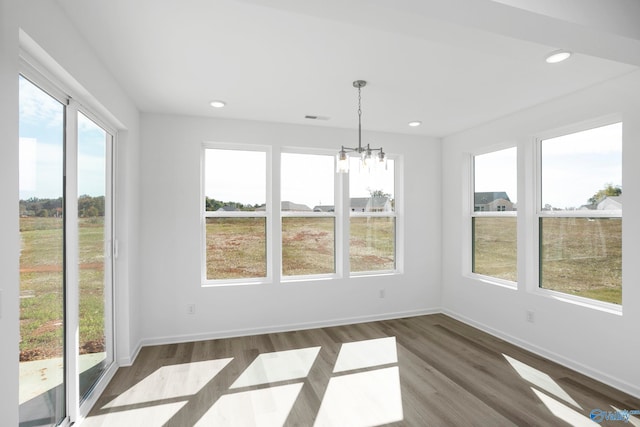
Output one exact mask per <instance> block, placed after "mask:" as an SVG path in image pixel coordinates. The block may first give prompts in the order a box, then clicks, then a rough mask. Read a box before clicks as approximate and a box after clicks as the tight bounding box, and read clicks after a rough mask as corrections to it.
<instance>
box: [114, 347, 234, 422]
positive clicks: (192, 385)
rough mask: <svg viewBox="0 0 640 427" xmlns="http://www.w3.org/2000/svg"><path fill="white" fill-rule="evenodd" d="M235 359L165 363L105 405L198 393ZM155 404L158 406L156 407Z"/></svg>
mask: <svg viewBox="0 0 640 427" xmlns="http://www.w3.org/2000/svg"><path fill="white" fill-rule="evenodd" d="M232 360H233V358H227V359H217V360H204V361H202V362H191V363H182V364H180V365H168V366H163V367H161V368H159V369H157V370H156V371H154V372H153V373H152V374H151V375H149V376H148V377H146V378H145V379H143V380H142V381H140V382H139V383H137V384H136V385H134V386H133V387H131V388H130V389H129V390H127V391H125V392H124V393H122V394H121V395H119V396H118V397H116V398H115V399H114V400H112V401H111V402H109V403H107V404H106V405H104V406H103V409H106V408H115V407H117V406H124V405H137V404H140V403H146V402H153V401H155V400H162V399H172V398H176V397H183V398H184V399H185V400H186V399H187V397H188V396H191V395H193V394H196V393H197V392H198V391H199V390H200V389H201V388H202V387H204V386H205V384H207V383H208V382H209V381H211V380H212V379H213V378H214V377H215V376H216V375H218V373H219V372H220V371H221V370H222V369H223V368H224V367H225V366H227V365H228V364H229V362H231V361H232ZM154 407H155V406H154Z"/></svg>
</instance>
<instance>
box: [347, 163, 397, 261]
mask: <svg viewBox="0 0 640 427" xmlns="http://www.w3.org/2000/svg"><path fill="white" fill-rule="evenodd" d="M349 161H350V162H351V164H350V166H349V168H350V170H351V173H349V196H350V199H349V204H350V206H349V211H350V224H349V230H350V231H349V262H350V265H351V272H352V273H354V272H358V273H359V272H380V271H393V270H395V269H396V225H397V224H396V219H397V214H396V206H395V203H396V200H395V194H396V193H395V162H394V160H393V159H388V160H387V166H386V169H385V168H379V169H374V170H372V171H371V172H368V171H359V169H360V160H359V159H358V158H355V157H352V158H350V159H349Z"/></svg>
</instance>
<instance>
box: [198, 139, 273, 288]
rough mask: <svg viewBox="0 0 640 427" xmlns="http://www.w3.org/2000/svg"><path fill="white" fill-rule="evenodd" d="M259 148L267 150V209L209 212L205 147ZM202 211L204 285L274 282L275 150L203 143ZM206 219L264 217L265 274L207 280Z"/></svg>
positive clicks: (252, 147)
mask: <svg viewBox="0 0 640 427" xmlns="http://www.w3.org/2000/svg"><path fill="white" fill-rule="evenodd" d="M209 149H214V150H229V151H256V152H261V153H265V161H266V165H265V166H266V167H265V174H266V176H265V186H266V188H265V195H266V200H265V204H266V206H265V210H264V211H247V212H245V211H231V212H216V211H207V210H206V202H205V197H206V194H205V185H206V183H205V167H206V164H205V153H206V150H209ZM200 179H201V183H200V212H201V216H200V218H201V220H200V221H201V224H200V227H201V232H200V235H201V242H200V248H201V250H200V252H201V260H200V266H201V270H200V274H201V284H202V286H228V285H252V284H254V285H255V284H268V283H272V282H273V244H272V241H273V238H274V236H273V234H274V233H273V229H274V228H273V202H272V201H273V195H272V149H271V147H270V146H266V145H251V144H235V143H224V142H204V143H203V144H202V147H201V150H200ZM207 218H265V245H266V247H265V252H266V260H265V262H266V272H267V274H266V276H265V277H248V278H239V279H207Z"/></svg>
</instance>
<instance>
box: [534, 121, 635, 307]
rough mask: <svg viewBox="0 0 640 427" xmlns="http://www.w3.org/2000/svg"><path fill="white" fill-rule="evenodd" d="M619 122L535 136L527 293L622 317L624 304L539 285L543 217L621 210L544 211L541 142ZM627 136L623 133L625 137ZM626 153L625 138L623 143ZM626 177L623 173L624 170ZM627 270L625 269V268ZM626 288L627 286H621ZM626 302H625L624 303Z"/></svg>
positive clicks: (611, 215) (617, 214) (604, 215)
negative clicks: (532, 264)
mask: <svg viewBox="0 0 640 427" xmlns="http://www.w3.org/2000/svg"><path fill="white" fill-rule="evenodd" d="M616 123H622V126H623V128H624V121H623V119H622V117H621V115H619V114H613V115H608V116H605V117H601V118H597V119H593V120H587V121H584V122H580V123H576V124H572V125H569V126H565V127H562V128H558V129H555V130H551V131H547V132H542V133H539V134H538V135H536V136H535V137H534V139H533V145H534V147H535V157H534V161H535V175H536V177H535V201H534V210H535V215H534V216H533V218H534V221H533V224H532V230H533V236H534V238H532V239H531V242H529V243H530V247H531V253H532V254H534V256H535V262H534V265H535V268H533V269H532V271H531V272H530V273H529V277H530V278H531V279H532V280H530V281H529V282H530V286H529V287H528V289H527V290H528V291H529V292H530V293H533V294H537V295H540V296H544V297H548V298H552V299H555V300H559V301H564V302H568V303H572V304H576V305H580V306H584V307H589V308H593V309H597V310H600V311H605V312H608V313H612V314H618V315H621V314H622V303H621V304H620V305H618V304H613V303H609V302H605V301H600V300H597V299H593V298H588V297H583V296H579V295H572V294H567V293H564V292H560V291H556V290H553V289H546V288H543V287H542V284H541V283H540V269H541V268H542V264H541V263H542V260H541V259H540V250H541V241H540V221H541V220H542V219H543V218H621V219H622V211H604V210H603V211H591V210H590V211H579V210H576V211H545V210H543V209H542V142H543V141H545V140H548V139H552V138H557V137H561V136H565V135H570V134H573V133H578V132H582V131H588V130H591V129H595V128H598V127H602V126H607V125H612V124H616ZM623 135H624V134H623ZM622 146H623V151H624V137H623V141H622ZM623 174H624V170H623ZM623 269H624V266H623ZM621 286H624V283H623V284H621ZM623 302H624V301H623Z"/></svg>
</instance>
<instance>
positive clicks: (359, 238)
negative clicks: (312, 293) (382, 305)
mask: <svg viewBox="0 0 640 427" xmlns="http://www.w3.org/2000/svg"><path fill="white" fill-rule="evenodd" d="M272 156H273V157H272ZM275 156H278V157H279V159H278V157H275ZM272 159H276V161H275V163H276V164H278V165H279V169H280V170H279V173H273V175H272V173H271V164H272ZM278 160H279V161H278ZM351 161H352V162H353V164H352V165H351V171H352V172H351V173H350V174H348V175H337V174H336V172H335V156H334V153H333V152H331V153H325V152H323V151H321V150H313V149H304V150H303V149H286V150H283V151H279V150H278V151H277V152H272V150H271V148H270V147H261V146H253V145H236V144H223V143H215V144H214V143H205V144H204V146H203V150H202V194H201V200H202V202H201V203H202V207H201V211H202V246H201V247H202V255H201V265H202V267H201V277H202V283H203V284H204V285H207V284H210V285H215V284H234V283H264V282H267V281H270V280H272V279H273V278H274V277H275V279H276V280H279V279H280V278H283V279H284V280H287V281H294V280H308V279H316V278H323V279H326V278H335V277H338V276H342V275H345V276H348V275H349V273H353V274H354V275H365V274H380V273H381V272H382V273H392V272H396V271H398V255H397V244H396V240H397V235H398V232H397V230H398V213H397V209H396V208H397V199H396V191H397V190H396V178H395V175H396V171H397V168H398V166H397V165H398V163H397V160H393V159H388V160H387V165H386V168H385V167H380V168H378V169H373V170H371V171H360V170H359V164H358V163H359V159H356V158H354V159H351ZM276 172H277V171H276ZM272 192H273V193H274V197H273V199H272V196H271V194H272ZM347 192H349V193H350V198H348V199H347V197H346V194H347ZM272 200H278V201H279V203H280V209H279V210H278V209H275V210H274V208H272V207H271V204H270V203H271V201H272ZM274 215H275V217H274ZM347 230H348V232H347ZM272 236H277V237H276V239H272ZM272 254H279V255H281V256H280V257H274V256H272ZM347 258H348V261H347ZM347 262H349V264H350V269H348V270H349V271H347V269H346V264H347ZM278 263H279V264H280V265H278ZM343 266H345V267H344V268H343ZM277 268H279V272H278V270H276V269H277ZM278 273H279V274H278Z"/></svg>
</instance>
